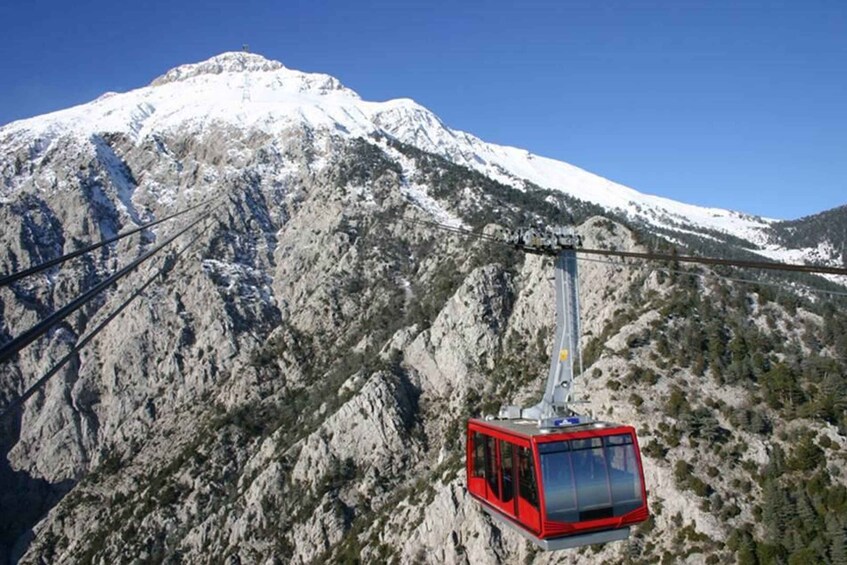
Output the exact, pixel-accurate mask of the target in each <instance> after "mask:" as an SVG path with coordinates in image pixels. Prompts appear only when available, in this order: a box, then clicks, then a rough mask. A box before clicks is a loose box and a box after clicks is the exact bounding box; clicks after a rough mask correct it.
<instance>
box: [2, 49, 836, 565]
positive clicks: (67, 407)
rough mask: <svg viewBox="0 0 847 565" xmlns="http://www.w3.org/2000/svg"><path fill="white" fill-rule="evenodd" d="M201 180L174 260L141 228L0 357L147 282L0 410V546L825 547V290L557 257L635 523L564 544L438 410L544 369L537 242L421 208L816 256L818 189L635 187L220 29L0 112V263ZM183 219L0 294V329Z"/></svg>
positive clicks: (437, 556) (37, 259)
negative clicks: (635, 506) (75, 88)
mask: <svg viewBox="0 0 847 565" xmlns="http://www.w3.org/2000/svg"><path fill="white" fill-rule="evenodd" d="M209 198H215V199H216V200H215V202H216V205H217V207H216V208H214V210H213V212H212V215H211V216H210V217H209V218H207V219H206V221H204V222H203V224H202V228H201V227H200V226H198V227H197V228H195V229H194V230H191V235H190V236H189V235H188V234H186V235H185V236H183V237H182V238H180V239H179V241H178V242H176V243H177V244H178V245H180V246H182V245H186V244H187V243H188V241H189V240H191V241H195V244H194V247H192V248H190V249H189V250H188V251H187V252H185V253H184V254H183V255H182V258H181V259H179V260H177V256H176V249H177V248H176V247H172V248H168V249H166V250H165V251H163V252H162V254H160V255H157V256H155V257H154V258H153V259H151V260H150V262H148V263H144V264H142V265H141V266H140V267H139V269H138V271H137V272H133V273H132V274H130V275H129V276H128V277H127V278H126V279H124V280H122V281H121V282H120V283H119V284H118V285H117V286H116V287H115V288H111V289H109V290H108V291H106V292H103V293H102V294H101V295H99V296H98V298H97V299H96V300H92V301H91V302H89V303H87V304H86V305H85V306H84V307H83V308H82V309H81V310H79V311H78V312H76V313H75V314H74V315H73V316H70V317H69V318H68V319H66V320H65V321H64V322H62V323H61V324H58V325H57V326H56V327H55V328H53V330H52V331H50V332H49V333H48V334H46V335H45V336H43V337H42V338H40V339H38V340H37V341H35V342H34V343H32V344H31V345H30V346H28V347H27V348H25V349H24V350H23V351H21V353H20V354H19V356H18V357H17V358H16V359H14V360H13V361H12V362H10V363H7V364H5V365H0V408H3V407H6V406H9V402H11V401H12V400H13V399H16V398H19V397H20V395H21V394H22V392H23V391H24V390H26V389H27V388H28V387H29V386H32V385H33V383H35V382H36V381H38V380H39V379H40V378H41V377H42V376H43V375H44V374H45V373H46V372H47V371H48V370H49V369H50V368H51V367H52V366H53V364H54V363H56V362H57V361H58V360H59V359H61V358H62V357H63V356H65V355H66V354H67V353H68V352H69V351H70V349H71V348H72V347H73V345H74V344H75V343H77V342H78V341H79V340H80V339H81V338H82V336H83V335H85V333H86V332H88V331H90V330H91V329H92V328H93V327H95V326H96V325H97V324H98V323H99V322H101V321H103V320H104V319H106V317H107V316H109V315H110V314H111V313H112V312H113V311H114V309H115V308H116V307H117V305H118V304H120V303H121V302H122V301H123V300H124V299H126V298H127V297H128V296H130V295H131V294H132V292H133V291H134V290H135V289H138V288H140V285H141V284H142V283H143V282H144V281H147V280H150V279H152V280H153V281H154V283H153V284H152V285H151V286H149V287H148V288H147V289H146V290H145V291H144V292H143V293H142V295H141V296H140V297H138V298H137V299H135V301H133V302H132V303H130V304H129V306H127V308H126V309H125V310H124V311H123V312H122V313H121V314H120V315H119V316H118V317H117V318H115V319H114V321H113V322H112V323H110V324H109V325H107V326H106V327H105V329H104V330H103V331H102V332H101V333H100V334H98V335H97V336H96V337H95V338H94V339H93V340H92V341H91V342H90V343H89V344H88V345H87V346H86V347H85V348H83V349H82V350H81V351H80V352H79V353H78V354H76V355H73V356H72V360H71V362H70V363H68V364H67V365H65V366H64V368H63V369H62V370H61V371H60V372H58V373H57V374H55V376H54V377H53V378H52V379H50V380H49V381H48V382H47V383H46V384H45V385H44V386H43V387H42V388H40V389H38V392H37V393H36V394H35V395H34V396H33V397H32V398H30V400H29V401H28V402H27V403H25V404H24V405H23V406H21V407H18V408H16V409H15V410H14V412H13V414H12V417H11V418H10V419H8V420H6V421H3V422H0V560H4V559H6V558H8V559H9V560H11V561H12V562H16V561H18V560H19V561H20V562H22V563H43V562H57V563H112V562H135V561H138V562H148V561H149V562H166V563H175V562H196V563H211V562H219V561H226V562H227V563H293V564H306V563H352V562H368V563H370V562H373V563H413V562H437V563H455V564H465V563H483V564H490V565H501V564H505V563H515V562H523V563H533V564H534V565H551V564H552V563H585V562H595V563H609V562H616V563H630V562H633V563H638V562H644V563H654V562H658V561H663V562H688V563H700V562H704V561H705V562H733V561H747V562H755V554H756V553H758V554H759V555H763V556H766V555H770V556H773V555H778V556H780V557H779V558H780V559H782V558H783V557H784V559H782V560H783V561H789V562H815V561H825V560H827V559H829V560H831V561H833V562H839V559H841V558H842V557H843V556H844V555H847V545H845V543H844V540H845V539H847V538H844V536H843V535H842V534H843V532H844V531H847V530H845V528H847V522H845V516H846V515H847V514H845V512H843V508H842V506H843V501H844V500H847V495H845V493H847V490H845V489H847V472H845V471H844V469H845V468H847V462H846V461H845V459H844V457H843V454H844V453H845V452H847V432H845V431H844V430H847V416H845V414H844V411H843V410H840V407H843V406H845V405H847V388H845V387H844V386H843V378H841V376H842V375H843V374H845V373H847V368H845V363H847V361H845V360H847V353H846V352H847V318H845V317H844V315H843V309H839V308H833V307H832V304H831V303H827V302H826V300H825V299H822V300H821V301H819V302H817V303H813V302H810V301H803V300H802V299H801V298H798V297H797V296H795V295H794V294H793V293H792V292H791V290H790V289H788V290H781V289H780V290H779V291H773V290H771V287H767V286H762V287H758V288H757V287H750V286H748V285H745V284H740V283H737V282H736V281H729V280H725V279H721V278H717V279H715V278H711V277H709V278H708V279H701V278H698V277H689V276H684V275H683V276H680V274H679V273H678V272H675V271H672V272H665V271H663V270H661V269H659V270H655V271H654V270H651V269H649V268H645V267H643V266H641V265H639V264H636V263H631V264H627V265H626V267H624V266H622V265H621V264H620V263H613V264H609V263H607V262H602V261H601V262H597V261H592V260H589V261H585V262H580V265H579V277H580V302H581V304H582V309H583V310H582V319H581V322H582V323H581V327H582V331H583V336H582V346H583V350H584V357H585V362H586V372H585V374H584V376H583V377H581V378H580V380H579V382H578V387H577V390H578V392H577V394H578V396H580V397H583V396H584V397H586V399H587V402H588V404H587V406H586V411H589V410H590V411H592V412H594V413H595V414H597V415H598V417H603V418H608V419H614V420H616V421H621V422H625V423H630V424H632V425H634V426H635V427H636V428H637V429H638V432H639V435H640V437H641V438H642V440H643V441H642V451H643V454H644V468H645V473H646V478H645V480H646V482H647V485H648V489H649V491H650V494H649V498H650V504H651V513H652V514H653V518H652V519H651V520H650V521H649V522H645V524H644V526H643V527H640V528H638V530H637V531H635V532H633V537H632V539H631V540H630V541H629V542H627V543H625V544H624V543H616V544H608V545H606V546H604V547H603V548H602V549H600V550H598V549H596V548H587V549H584V550H579V551H573V552H569V553H564V554H539V553H538V552H537V551H535V550H534V549H533V547H532V546H530V545H529V543H528V542H527V541H526V540H524V538H523V537H521V536H520V535H519V534H517V533H514V532H511V531H509V530H506V529H503V528H501V527H500V526H498V524H497V523H495V522H492V521H491V520H490V519H489V518H488V517H487V515H485V514H483V513H482V512H481V511H480V510H479V509H478V508H477V507H476V506H475V505H474V503H473V501H472V500H471V499H470V497H469V496H468V495H467V493H466V491H465V488H464V482H463V481H464V467H463V462H464V457H465V450H464V440H463V425H464V421H465V420H466V419H467V418H468V417H470V416H480V415H481V414H484V413H491V412H492V411H496V409H497V407H498V406H499V405H500V404H504V403H506V404H510V403H514V404H529V403H530V401H531V399H533V398H535V399H537V396H538V395H539V393H540V391H541V390H542V389H543V381H544V378H545V375H546V368H547V366H548V358H549V357H548V355H549V348H550V343H549V336H550V335H552V329H553V328H552V324H553V319H554V316H553V312H552V311H551V310H552V307H551V305H552V304H554V297H553V289H552V285H550V284H549V278H550V274H551V262H550V260H549V258H544V257H539V256H534V255H524V254H521V253H518V252H516V251H514V250H513V249H511V248H509V247H506V246H502V245H499V244H495V243H492V242H490V241H487V240H484V239H475V238H465V237H460V236H458V235H456V234H448V233H445V232H444V231H443V230H437V229H433V228H432V226H430V225H429V224H428V223H427V221H431V220H433V219H435V220H437V221H439V222H442V223H450V224H452V225H455V226H462V225H463V226H467V227H471V228H473V229H477V230H482V229H492V230H493V229H495V228H494V226H493V225H500V226H519V225H527V224H532V223H535V222H544V223H547V224H551V223H562V222H563V221H572V222H573V223H574V224H576V225H577V229H578V230H579V232H580V233H581V234H582V235H583V236H584V238H585V242H586V246H590V247H593V248H615V249H619V250H632V251H645V250H646V249H647V248H648V246H649V245H652V244H657V245H659V244H662V242H661V241H656V240H655V237H656V236H658V237H660V238H664V239H665V240H666V241H671V242H674V243H679V244H682V245H687V246H690V248H691V249H696V250H700V251H706V252H709V251H711V252H715V253H721V254H729V253H736V254H748V255H749V253H750V251H749V250H755V251H756V252H757V253H759V254H762V255H771V256H782V255H785V254H796V257H794V258H795V259H803V258H806V257H814V258H815V259H816V260H820V261H828V262H835V263H838V264H840V263H841V262H842V261H843V260H844V258H843V250H844V241H845V240H844V236H843V233H844V232H843V225H844V216H845V210H843V209H841V210H833V211H830V212H827V213H824V214H820V215H818V216H814V217H810V218H806V219H803V220H799V221H791V222H774V221H772V220H761V219H757V218H752V217H749V216H745V215H743V214H738V213H734V212H729V211H725V210H712V209H704V208H698V207H694V206H689V205H686V204H681V203H677V202H673V201H671V200H667V199H663V198H658V197H654V196H649V195H644V194H641V193H639V192H637V191H635V190H632V189H630V188H627V187H623V186H620V185H616V184H614V183H611V182H610V181H607V180H605V179H602V178H601V177H598V176H596V175H593V174H591V173H588V172H586V171H582V170H580V169H577V168H575V167H572V166H570V165H567V164H565V163H561V162H557V161H554V160H551V159H546V158H543V157H539V156H534V155H531V154H529V153H528V152H526V151H524V150H520V149H515V148H511V147H502V146H497V145H492V144H487V143H485V142H483V141H481V140H479V139H477V138H476V137H474V136H472V135H470V134H467V133H462V132H458V131H454V130H452V129H450V128H448V127H447V126H445V125H444V124H443V123H442V122H441V121H440V120H439V119H438V118H437V117H436V116H435V115H433V114H432V113H431V112H429V111H428V110H427V109H425V108H423V107H421V106H420V105H418V104H416V103H414V102H413V101H411V100H408V99H401V100H392V101H387V102H367V101H363V100H361V98H360V97H359V96H358V95H356V94H355V93H354V92H352V91H351V90H349V89H347V88H345V87H344V86H343V85H341V84H340V83H339V81H337V80H336V79H334V78H332V77H330V76H326V75H320V74H309V73H302V72H298V71H293V70H290V69H287V68H285V67H284V66H283V65H282V64H281V63H278V62H274V61H268V60H267V59H264V58H262V57H260V56H258V55H252V54H246V53H225V54H223V55H220V56H218V57H214V58H212V59H210V60H208V61H205V62H202V63H197V64H192V65H184V66H180V67H177V68H175V69H173V70H171V71H169V72H167V73H165V74H164V75H163V76H161V77H159V78H158V79H156V80H155V81H153V83H152V84H151V85H150V86H148V87H145V88H141V89H138V90H134V91H131V92H127V93H123V94H115V93H110V94H106V95H103V96H101V97H100V98H98V99H97V100H95V101H93V102H91V103H89V104H84V105H81V106H78V107H75V108H70V109H67V110H64V111H61V112H56V113H53V114H49V115H45V116H39V117H36V118H32V119H29V120H22V121H19V122H15V123H11V124H8V125H6V126H4V127H2V128H0V272H2V273H4V274H5V273H8V272H13V271H17V270H19V269H21V268H24V267H27V266H30V265H33V264H37V263H41V262H43V261H45V260H47V259H52V258H54V257H57V256H59V255H61V254H63V253H68V252H71V251H73V250H76V249H79V248H80V247H81V246H83V245H86V244H89V243H92V242H96V241H100V240H102V239H103V238H104V237H109V236H112V235H114V234H115V233H117V232H120V231H123V230H125V229H127V228H129V227H132V226H135V225H137V224H139V223H142V222H144V221H147V220H150V219H153V218H163V217H164V216H165V215H167V214H169V213H171V212H174V211H176V210H179V209H182V208H184V207H186V206H188V205H191V204H195V203H198V202H201V201H205V200H206V199H209ZM194 213H196V212H192V215H193V214H194ZM186 217H188V216H183V217H181V218H179V219H175V220H174V221H172V222H170V223H164V224H160V225H157V226H155V227H154V228H152V229H148V230H144V231H143V232H142V233H140V234H137V235H135V236H132V237H129V238H126V239H123V240H121V241H120V242H117V243H114V244H110V245H108V246H106V247H103V248H101V249H99V250H98V251H97V252H95V253H89V254H86V255H84V256H83V257H80V258H78V259H75V260H74V261H69V262H67V263H65V264H63V265H61V266H56V267H53V268H51V269H49V270H48V271H47V272H46V273H44V274H40V275H38V276H35V277H31V278H28V279H25V280H21V281H18V282H16V283H14V284H11V285H7V286H4V287H0V344H2V343H7V342H8V341H9V340H11V339H12V338H13V337H14V336H17V335H20V334H21V333H22V332H24V331H25V330H27V329H28V328H30V327H32V326H33V325H34V324H35V323H37V321H38V320H41V319H43V318H44V317H46V316H47V315H48V314H49V313H51V312H54V311H56V310H57V309H58V308H60V307H61V306H62V305H64V304H67V303H68V302H70V301H71V300H72V299H73V298H75V297H77V296H78V295H79V294H80V293H81V292H82V291H83V290H85V289H89V288H91V287H92V286H93V285H95V284H97V283H99V282H101V281H103V280H104V279H105V278H106V277H108V276H109V275H110V274H112V273H115V272H116V271H117V270H118V269H119V268H120V267H121V266H123V265H126V264H128V263H129V262H130V261H132V260H133V259H135V258H137V257H139V256H140V255H141V254H142V253H144V252H145V251H147V250H149V249H150V248H151V245H152V244H153V242H158V241H163V240H164V239H165V237H166V236H167V235H169V234H172V233H176V231H177V230H178V229H179V228H180V226H186V225H188V224H187V222H186V221H184V218H186ZM192 217H193V216H192ZM761 245H764V246H766V248H764V249H763V248H760V246H761ZM710 246H711V247H710ZM811 252H814V253H817V255H810V253H811ZM162 255H164V256H162ZM160 268H161V269H162V272H161V273H159V269H160ZM815 442H817V443H815ZM819 446H820V447H819ZM823 449H826V450H827V452H826V453H825V454H824V452H823V451H822V450H823ZM689 462H697V465H696V466H692V465H690V464H689ZM810 476H811V477H812V478H811V479H809V477H810ZM763 478H764V479H763ZM765 479H766V480H765ZM763 481H764V486H761V488H760V485H762V483H763ZM806 484H808V485H810V486H814V489H811V488H810V489H809V490H808V491H807V492H806V494H804V495H803V496H797V493H798V492H800V491H801V490H802V488H801V486H802V485H806ZM798 485H801V486H798ZM804 497H805V498H804ZM792 512H794V513H795V514H797V515H800V516H808V517H809V519H808V520H806V519H804V520H803V523H802V524H799V525H798V522H797V521H796V520H794V519H791V520H789V518H790V517H791V516H793V515H794V514H792ZM759 515H761V516H762V517H767V516H769V515H778V516H780V517H781V518H780V519H779V520H775V521H774V526H773V527H770V526H769V527H765V526H763V525H762V524H760V523H759ZM783 517H784V518H785V519H783ZM800 526H802V528H801V527H800ZM780 528H782V529H780ZM798 532H799V533H800V534H802V535H800V534H797V533H798ZM789 533H791V535H789ZM794 534H797V535H794ZM756 544H759V545H758V546H757V545H756ZM751 552H752V554H753V555H754V557H753V561H751V560H750V558H749V556H750V555H751ZM795 552H796V553H797V555H796V556H795V555H793V554H794V553H795ZM789 557H790V559H789Z"/></svg>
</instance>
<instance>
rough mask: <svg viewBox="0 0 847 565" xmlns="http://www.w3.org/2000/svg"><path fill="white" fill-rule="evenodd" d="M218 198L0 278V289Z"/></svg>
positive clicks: (213, 199)
mask: <svg viewBox="0 0 847 565" xmlns="http://www.w3.org/2000/svg"><path fill="white" fill-rule="evenodd" d="M218 198H220V197H219V196H218V197H216V198H212V199H209V200H206V201H204V202H201V203H199V204H195V205H194V206H189V207H188V208H186V209H184V210H180V211H179V212H175V213H173V214H170V215H169V216H165V217H164V218H160V219H158V220H155V221H152V222H148V223H146V224H141V225H140V226H137V227H134V228H132V229H130V230H128V231H125V232H123V233H119V234H118V235H116V236H113V237H110V238H108V239H104V240H103V241H100V242H98V243H93V244H91V245H87V246H85V247H83V248H81V249H77V250H76V251H72V252H70V253H67V254H65V255H62V256H61V257H56V258H55V259H50V260H49V261H45V262H44V263H39V264H38V265H34V266H32V267H29V268H27V269H24V270H22V271H18V272H17V273H12V274H10V275H6V276H4V277H0V288H2V287H4V286H8V285H10V284H12V283H13V282H15V281H18V280H20V279H22V278H25V277H28V276H31V275H34V274H37V273H40V272H41V271H44V270H47V269H49V268H50V267H55V266H56V265H60V264H62V263H64V262H66V261H70V260H71V259H75V258H77V257H79V256H80V255H85V254H86V253H89V252H91V251H95V250H97V249H99V248H101V247H103V246H105V245H109V244H110V243H114V242H116V241H119V240H121V239H123V238H125V237H129V236H131V235H133V234H136V233H138V232H140V231H143V230H146V229H148V228H152V227H153V226H155V225H158V224H161V223H163V222H167V221H168V220H172V219H174V218H177V217H179V216H182V215H183V214H187V213H188V212H190V211H191V210H195V209H197V208H199V207H201V206H206V205H208V204H211V203H212V202H214V201H215V200H217V199H218Z"/></svg>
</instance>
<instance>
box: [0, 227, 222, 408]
mask: <svg viewBox="0 0 847 565" xmlns="http://www.w3.org/2000/svg"><path fill="white" fill-rule="evenodd" d="M210 227H211V226H209V225H208V224H207V225H206V227H204V228H203V229H202V230H200V232H198V233H197V235H195V236H194V237H193V238H192V239H191V241H189V242H188V243H187V244H186V245H184V246H183V247H182V249H180V250H179V251H177V252H176V255H175V256H174V257H173V261H172V262H169V261H168V260H167V258H165V261H164V262H163V264H162V266H161V267H159V270H158V271H156V273H155V274H153V275H152V276H151V277H150V278H148V279H147V280H146V281H145V282H144V284H142V285H141V286H140V287H138V288H137V289H136V290H135V291H134V292H133V293H132V294H131V295H130V296H129V298H127V299H126V300H124V301H123V302H122V303H121V305H120V306H118V307H117V308H116V309H115V310H114V311H113V312H111V313H110V314H109V315H108V316H106V318H104V319H103V321H101V322H100V323H99V324H97V326H96V327H95V328H94V329H93V330H91V331H90V332H88V334H86V335H85V337H83V338H82V339H80V340H79V341H77V343H76V344H75V345H74V347H73V348H72V349H71V350H70V351H69V352H68V353H67V354H65V356H64V357H62V358H61V359H60V360H59V361H58V362H57V363H56V364H55V365H53V367H52V368H51V369H50V370H49V371H47V373H45V374H44V376H43V377H41V378H40V379H38V380H37V381H35V383H33V384H32V385H31V386H30V387H29V388H27V389H26V390H25V391H24V392H23V394H21V395H20V396H18V397H17V398H15V399H14V400H12V402H10V403H9V405H8V406H6V408H4V409H3V412H2V413H0V422H2V421H3V419H4V418H6V416H8V415H10V414H12V413H13V412H14V411H15V409H16V408H18V407H19V406H21V405H22V404H23V403H24V402H26V401H27V400H29V398H30V397H31V396H32V395H33V394H35V393H36V391H37V390H38V389H39V388H41V387H42V386H44V384H46V383H47V381H49V380H50V379H51V378H53V376H54V375H55V374H56V373H58V372H59V370H60V369H61V368H62V367H64V366H65V364H66V363H67V362H68V361H70V360H71V359H73V358H74V356H76V354H77V353H79V352H80V351H81V350H82V348H83V347H85V346H86V345H88V343H89V342H90V341H91V340H92V339H94V338H95V337H96V336H97V334H99V333H100V332H101V331H102V330H103V329H104V328H105V327H106V326H107V325H108V324H109V323H110V322H112V320H114V319H115V318H117V317H118V316H119V315H120V313H121V312H123V311H124V310H125V309H126V308H127V306H129V305H130V304H131V303H132V301H133V300H135V299H136V298H138V297H139V296H141V294H142V293H143V292H144V291H145V290H146V289H147V288H148V287H149V286H150V285H151V284H153V282H154V281H155V280H156V279H157V278H159V277H160V276H162V275H165V274H167V273H169V272H170V271H172V270H173V268H174V267H175V266H176V264H177V262H179V260H180V258H181V257H182V255H183V254H185V252H186V251H188V250H189V249H190V248H191V247H193V246H194V244H195V243H197V241H199V239H200V237H201V236H202V235H203V234H204V233H205V232H207V231H208V230H209V228H210Z"/></svg>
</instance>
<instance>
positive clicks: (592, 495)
mask: <svg viewBox="0 0 847 565" xmlns="http://www.w3.org/2000/svg"><path fill="white" fill-rule="evenodd" d="M510 239H511V241H512V243H514V244H515V245H516V246H517V247H518V248H519V249H522V250H524V251H527V252H528V253H538V254H544V255H552V256H554V257H555V274H556V277H555V288H556V337H555V342H554V344H553V351H552V354H551V360H550V372H549V374H548V377H547V387H546V389H545V391H544V395H543V396H542V398H541V401H540V402H539V403H538V404H536V405H535V406H531V407H529V408H521V407H518V406H503V407H502V408H500V413H499V415H498V417H497V418H496V419H495V418H494V417H490V416H489V417H486V418H485V419H484V420H480V419H471V420H469V421H468V427H467V485H468V492H469V493H470V495H471V496H472V497H473V498H474V499H475V500H477V501H479V502H480V504H481V505H482V508H483V510H485V511H486V512H488V513H489V514H491V515H492V516H493V517H495V518H497V519H499V520H501V521H503V522H504V523H505V524H507V525H509V526H512V527H514V528H515V529H516V530H517V531H518V532H520V533H521V534H523V535H524V536H525V537H526V538H528V539H529V540H531V541H532V542H534V543H535V544H536V545H538V546H539V547H540V548H542V549H545V550H556V549H566V548H571V547H578V546H581V545H587V544H594V543H606V542H610V541H616V540H623V539H626V538H627V537H628V536H629V527H630V526H631V525H633V524H637V523H639V522H643V521H644V520H646V519H647V517H648V516H649V513H648V510H647V490H646V488H645V485H644V472H643V470H642V467H641V455H640V453H639V451H638V439H637V438H636V436H635V429H634V428H632V427H631V426H623V425H619V424H610V423H607V422H597V421H594V420H593V419H591V418H587V417H584V416H579V415H577V414H575V413H574V412H573V411H572V410H571V408H570V405H571V404H573V403H574V401H573V400H572V399H571V393H572V390H573V381H574V376H575V374H576V369H577V364H576V361H575V358H576V359H579V365H578V368H579V374H581V373H582V360H581V359H580V355H579V335H580V329H579V278H578V277H577V264H576V248H577V247H578V246H579V245H581V241H580V238H579V236H578V235H576V234H575V233H574V232H573V230H566V229H563V228H553V229H548V230H546V231H544V232H542V231H539V230H535V229H528V230H521V231H518V232H514V233H513V234H512V237H511V238H510Z"/></svg>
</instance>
